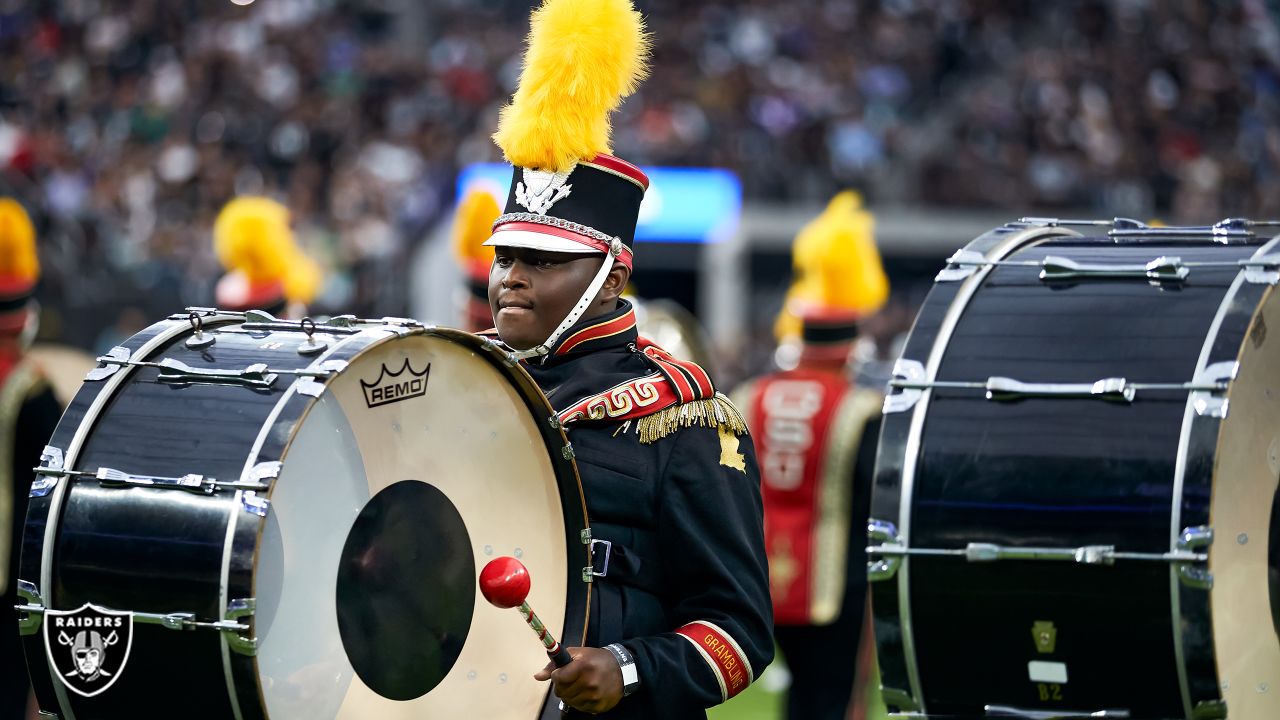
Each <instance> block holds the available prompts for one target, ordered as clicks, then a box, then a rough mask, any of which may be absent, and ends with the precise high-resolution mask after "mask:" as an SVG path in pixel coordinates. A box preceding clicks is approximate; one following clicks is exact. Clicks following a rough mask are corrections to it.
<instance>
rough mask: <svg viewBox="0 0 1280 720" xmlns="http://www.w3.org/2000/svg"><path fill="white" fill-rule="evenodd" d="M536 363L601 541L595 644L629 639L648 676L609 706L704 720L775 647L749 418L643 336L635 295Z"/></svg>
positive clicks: (694, 369)
mask: <svg viewBox="0 0 1280 720" xmlns="http://www.w3.org/2000/svg"><path fill="white" fill-rule="evenodd" d="M526 369H527V370H528V371H529V373H530V374H531V375H532V376H533V378H534V379H535V380H536V381H537V382H538V385H539V386H540V387H541V388H542V389H543V391H544V392H545V393H546V395H547V397H548V399H550V400H551V403H552V406H553V407H554V408H555V409H556V411H557V414H558V415H559V416H560V417H561V419H562V422H564V423H565V427H566V429H567V430H568V434H569V439H570V441H571V442H572V443H573V450H574V454H575V456H576V460H577V465H578V471H579V473H580V475H581V477H582V486H583V492H584V495H585V497H586V502H587V515H588V517H590V518H591V528H592V537H593V539H595V540H596V541H597V543H596V546H595V548H594V551H593V557H594V562H595V568H594V569H595V571H596V572H598V573H601V575H600V576H598V577H596V578H595V579H594V590H593V592H592V598H591V601H592V607H591V621H590V623H589V624H588V638H587V644H588V645H590V646H594V647H604V646H606V645H608V644H610V643H615V642H618V643H621V644H622V645H623V646H624V647H626V648H627V650H628V651H630V653H631V655H632V656H633V657H634V658H635V663H636V668H637V670H638V674H639V678H640V681H641V689H640V690H639V691H638V692H637V693H636V694H634V695H632V696H630V697H628V698H625V699H624V700H623V701H622V703H621V704H620V705H618V707H617V708H615V709H614V710H613V711H611V712H609V713H606V714H605V715H604V716H605V717H610V718H615V717H616V718H656V717H659V716H661V717H665V718H672V720H675V719H676V718H690V717H693V718H701V717H704V714H703V712H702V710H701V708H705V707H709V706H711V705H716V704H718V703H720V702H723V701H724V700H726V699H728V698H730V697H733V696H734V695H737V694H738V693H740V692H742V690H743V689H745V688H746V687H747V685H749V684H750V683H751V682H752V681H753V680H754V679H755V678H756V677H758V676H759V674H760V672H761V671H762V670H763V669H764V667H765V666H766V665H767V664H768V663H769V661H770V660H771V659H772V656H773V646H772V639H771V636H770V634H771V620H770V614H769V597H768V586H767V584H766V582H765V578H766V577H767V573H768V570H767V567H766V561H765V554H764V544H763V530H762V526H761V524H760V523H761V520H760V518H761V513H762V510H761V504H760V491H759V482H760V480H759V474H758V471H757V466H756V459H755V451H754V450H753V448H752V443H751V440H750V438H749V437H748V436H747V435H746V434H745V426H744V424H743V420H742V417H741V415H739V414H738V412H737V410H736V409H735V408H734V407H733V406H732V405H731V404H729V402H728V401H727V400H726V399H725V398H724V397H723V396H718V395H716V394H715V390H714V388H713V386H712V385H711V381H710V378H709V377H707V376H706V374H705V373H704V372H702V371H701V368H699V367H698V366H697V365H694V364H692V363H689V362H683V361H679V360H676V359H674V358H672V357H670V356H669V355H667V354H666V353H665V352H664V351H662V350H661V349H660V348H658V347H657V346H655V345H652V344H650V343H648V342H647V341H646V340H645V339H644V338H641V337H639V336H638V334H637V332H636V327H635V313H634V312H633V310H632V308H631V305H630V303H628V302H627V301H625V300H623V301H620V306H619V308H618V310H617V311H615V312H613V313H610V314H609V315H606V316H603V317H597V318H593V319H591V320H587V321H583V322H580V323H578V324H577V325H576V326H574V327H573V328H571V329H570V330H569V331H568V332H566V333H565V334H564V339H563V340H562V341H561V342H560V343H559V344H558V345H557V347H556V348H554V349H553V350H552V351H551V353H550V354H549V355H548V356H547V357H546V359H545V360H543V361H542V362H540V363H539V362H532V363H529V364H528V365H527V368H526ZM640 403H648V404H646V405H641V404H640ZM596 415H600V416H602V417H600V418H599V419H595V418H594V416H596ZM600 541H604V542H600ZM606 543H607V544H606ZM606 563H607V567H606Z"/></svg>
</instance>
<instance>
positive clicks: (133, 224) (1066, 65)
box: [0, 0, 1280, 351]
mask: <svg viewBox="0 0 1280 720" xmlns="http://www.w3.org/2000/svg"><path fill="white" fill-rule="evenodd" d="M248 1H249V2H251V4H249V5H245V6H242V5H237V4H233V3H231V2H214V1H213V0H133V1H131V2H128V3H115V2H109V1H107V0H40V1H36V0H4V1H3V2H0V66H2V67H3V72H0V168H2V170H0V185H3V187H2V188H0V189H2V190H3V191H5V192H8V193H11V194H14V195H16V196H17V197H18V198H19V199H20V200H21V201H22V202H23V203H24V204H25V205H26V206H27V207H28V208H29V209H30V210H31V211H32V213H33V216H34V217H35V219H36V221H37V226H38V228H39V230H40V237H41V241H42V245H43V247H42V258H43V262H44V267H45V279H44V281H43V285H42V288H41V290H40V298H41V301H42V303H43V304H44V307H45V316H44V328H43V335H44V336H45V337H46V338H49V339H53V340H58V341H61V342H66V343H69V344H73V345H77V346H80V347H83V348H86V349H90V350H92V351H100V350H103V349H105V348H107V347H110V345H111V344H113V343H114V342H115V341H117V340H118V339H119V338H120V336H122V335H128V334H130V333H132V332H133V331H135V330H136V329H138V328H139V327H141V326H143V325H145V324H147V323H148V322H150V321H151V320H154V319H157V318H159V317H162V316H164V315H166V314H168V313H170V312H173V311H174V310H176V309H178V308H181V307H182V306H184V305H192V304H195V305H200V304H209V303H210V302H211V298H212V283H213V282H214V280H215V279H216V277H217V275H218V270H219V269H218V267H217V264H216V261H215V260H214V258H213V254H212V250H211V242H210V227H211V225H212V220H213V216H214V214H215V212H216V211H217V209H218V208H219V207H220V206H221V205H222V204H223V203H224V202H226V201H227V200H228V199H230V198H231V197H233V196H234V195H235V194H237V193H265V194H269V195H273V196H276V197H279V198H280V199H282V200H284V201H285V202H286V203H287V204H288V206H289V207H290V208H291V210H292V211H293V214H294V224H295V230H296V232H297V236H298V240H299V242H300V244H301V245H303V246H304V247H305V248H306V249H307V251H308V253H309V254H311V255H312V256H313V257H315V258H316V259H317V260H319V261H320V262H321V264H322V265H324V266H325V268H326V275H327V282H326V285H325V289H324V291H323V294H322V296H321V298H320V300H319V302H318V305H319V307H318V310H319V311H321V312H323V311H326V310H342V311H349V312H355V313H358V314H361V315H365V316H368V315H372V316H381V315H396V314H407V313H406V295H407V292H406V288H407V286H408V283H409V280H410V279H409V278H408V277H406V275H407V273H406V270H405V268H406V267H407V263H406V262H405V259H406V258H407V257H408V256H409V254H410V253H411V252H412V251H413V250H414V248H415V245H416V244H418V243H421V242H424V238H426V237H428V234H429V232H430V230H431V229H432V228H433V227H435V226H436V225H438V224H439V223H441V222H448V220H449V219H450V211H451V208H452V203H453V201H454V197H453V195H454V191H455V185H454V181H455V177H456V174H457V171H458V169H459V168H460V167H461V166H464V165H466V164H468V163H471V162H477V161H486V160H496V159H498V157H497V150H496V148H494V146H493V144H492V143H491V142H490V140H489V134H490V132H491V131H492V129H493V128H494V126H495V124H496V115H497V110H498V108H499V107H500V106H501V104H502V103H504V102H505V101H506V99H507V98H508V97H509V95H510V92H511V90H512V88H513V86H514V83H515V79H516V77H517V74H518V70H519V65H518V63H519V56H520V51H521V42H522V39H523V37H524V34H525V30H526V18H527V13H528V9H529V7H530V5H531V3H530V2H528V0H526V1H523V2H516V1H515V0H433V1H432V2H429V3H424V2H417V0H382V1H381V2H378V1H375V0H364V1H363V2H362V1H360V0H351V1H348V2H338V1H336V0H270V1H269V2H268V1H266V0H260V1H259V2H256V3H252V0H248ZM637 5H638V7H640V8H641V9H642V10H643V11H644V12H645V13H646V15H647V17H648V21H649V25H650V29H651V30H652V31H653V33H654V35H655V38H656V46H655V54H654V62H653V72H652V77H651V79H650V80H649V81H648V82H647V83H646V84H644V86H643V87H642V89H641V90H640V92H639V93H638V94H637V95H636V96H635V97H633V98H632V99H631V100H629V101H628V102H627V104H626V105H625V107H624V108H623V109H622V111H621V113H620V114H619V116H618V117H617V118H616V120H615V133H614V137H615V150H616V152H617V154H619V155H620V156H622V157H625V158H628V159H630V160H632V161H635V162H639V163H644V164H662V165H697V166H718V167H725V168H729V169H731V170H733V171H735V172H736V173H738V175H739V176H740V178H741V179H742V183H743V188H744V192H745V194H746V200H747V202H748V203H751V202H753V201H772V202H779V201H780V202H788V203H798V204H805V205H810V206H813V207H815V208H817V207H819V206H820V204H821V203H823V202H825V200H826V199H827V198H828V197H829V196H830V195H831V194H833V193H834V192H835V191H837V190H839V189H841V188H843V187H854V188H857V189H859V190H860V191H861V192H862V193H863V194H864V196H865V197H866V199H867V201H868V205H869V206H870V207H871V208H872V209H873V210H874V209H875V208H876V207H877V206H880V205H886V204H893V205H907V206H920V207H974V208H983V207H985V208H994V209H1001V210H1008V211H1009V216H1010V217H1011V218H1012V217H1016V216H1019V215H1025V214H1030V213H1029V212H1028V210H1031V209H1035V210H1053V209H1060V210H1062V211H1063V212H1064V213H1066V212H1069V213H1076V212H1080V213H1089V214H1093V215H1098V216H1104V217H1110V216H1113V215H1123V216H1132V217H1138V218H1144V219H1145V218H1153V217H1159V218H1161V219H1163V220H1166V221H1170V222H1187V223H1206V222H1213V221H1215V220H1217V219H1220V218H1222V217H1225V216H1229V215H1232V216H1234V215H1243V216H1253V217H1277V216H1280V208H1278V207H1277V205H1280V174H1278V168H1280V163H1277V162H1276V161H1277V158H1278V157H1280V122H1277V119H1278V118H1277V115H1278V114H1280V74H1278V73H1277V68H1278V67H1280V33H1278V32H1277V24H1276V22H1275V19H1276V18H1275V17H1274V15H1273V13H1274V11H1269V10H1268V3H1267V2H1266V0H1242V1H1239V2H1214V1H1196V0H1186V1H1174V0H1168V1H1162V0H1116V1H1115V2H1105V3H1104V2H1084V1H1081V2H1072V3H1047V2H1035V1H1034V0H1020V1H1008V2H1005V1H998V0H936V1H930V2H925V1H924V0H858V1H855V0H803V1H800V2H786V3H782V2H768V1H765V0H744V1H741V2H733V3H713V2H688V1H687V0H639V1H638V2H637ZM965 240H967V238H966V239H960V240H958V241H957V244H962V243H963V242H964V241H965ZM890 252H891V251H890Z"/></svg>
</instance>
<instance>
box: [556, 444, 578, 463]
mask: <svg viewBox="0 0 1280 720" xmlns="http://www.w3.org/2000/svg"><path fill="white" fill-rule="evenodd" d="M560 454H561V455H563V456H564V459H565V460H572V459H574V458H576V457H577V455H576V454H575V453H574V452H573V443H565V444H564V447H562V448H560Z"/></svg>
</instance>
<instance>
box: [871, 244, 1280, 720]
mask: <svg viewBox="0 0 1280 720" xmlns="http://www.w3.org/2000/svg"><path fill="white" fill-rule="evenodd" d="M1266 225H1268V224H1264V223H1250V222H1248V221H1238V220H1233V221H1224V222H1223V223H1219V224H1218V225H1217V226H1214V227H1204V228H1147V227H1146V226H1144V225H1142V224H1140V223H1136V222H1133V221H1123V220H1118V221H1115V223H1114V224H1113V223H1112V221H1104V222H1097V223H1059V222H1057V221H1051V220H1027V221H1023V222H1019V223H1011V224H1009V225H1007V226H1005V227H1002V228H999V229H997V230H994V231H992V232H990V233H987V234H986V235H984V236H982V237H980V238H978V239H977V240H975V241H974V242H973V243H971V244H970V245H969V246H968V247H967V248H966V249H965V250H963V251H961V252H960V253H957V254H956V255H955V256H953V257H952V259H951V261H950V264H949V265H948V267H947V268H946V269H944V270H943V271H942V272H941V273H940V274H939V275H938V277H937V282H936V283H935V285H934V288H933V291H932V292H931V294H930V295H929V297H928V300H927V301H926V302H925V304H924V307H923V308H922V310H921V312H920V314H919V316H918V318H917V320H916V324H915V327H914V329H913V331H912V334H911V337H910V339H909V341H908V342H907V345H906V347H905V350H904V353H903V357H902V359H901V360H900V361H899V363H898V365H897V368H896V370H895V379H894V380H893V381H892V382H891V387H892V388H893V390H892V394H891V395H890V396H888V397H887V398H886V403H885V417H884V425H883V434H882V437H881V445H880V449H879V456H878V461H877V468H876V483H875V488H874V491H873V500H872V511H871V518H872V520H871V521H870V523H869V531H870V534H871V537H870V544H871V545H872V546H873V547H872V548H871V550H872V551H873V553H872V558H874V561H873V562H872V564H871V567H870V579H871V581H872V582H871V586H872V592H873V604H874V613H875V623H876V627H875V631H876V640H877V645H878V651H879V663H880V670H881V674H882V681H883V684H884V688H885V691H884V694H885V698H886V700H887V701H888V702H889V704H890V705H891V706H892V707H896V708H897V709H898V710H901V711H904V712H909V713H914V714H920V715H923V714H928V715H930V716H934V715H937V716H952V715H954V716H964V717H974V716H984V715H985V716H1011V717H1026V718H1049V717H1066V716H1070V717H1076V716H1078V715H1088V714H1091V713H1101V714H1100V715H1097V716H1099V717H1134V718H1188V719H1190V718H1197V719H1200V718H1213V717H1225V716H1226V713H1227V711H1228V710H1229V711H1230V716H1231V717H1232V718H1238V719H1239V720H1252V719H1255V718H1275V717H1280V639H1278V637H1280V505H1278V504H1277V477H1278V475H1280V333H1277V328H1280V295H1277V293H1276V292H1275V288H1276V283H1277V281H1280V247H1278V245H1280V243H1278V242H1277V240H1269V239H1268V238H1267V237H1262V236H1260V233H1261V229H1262V227H1264V226H1266ZM1068 226H1075V227H1068ZM1082 233H1088V234H1089V236H1082Z"/></svg>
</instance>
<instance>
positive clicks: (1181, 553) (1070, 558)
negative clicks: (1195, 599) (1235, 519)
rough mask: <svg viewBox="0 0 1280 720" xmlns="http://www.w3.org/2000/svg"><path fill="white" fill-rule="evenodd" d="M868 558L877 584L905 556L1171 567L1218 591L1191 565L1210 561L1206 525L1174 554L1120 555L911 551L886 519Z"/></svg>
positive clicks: (994, 548)
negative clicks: (1126, 562)
mask: <svg viewBox="0 0 1280 720" xmlns="http://www.w3.org/2000/svg"><path fill="white" fill-rule="evenodd" d="M867 540H868V542H870V543H874V544H871V545H869V546H868V547H867V554H868V555H877V556H879V559H876V560H868V561H867V579H868V580H870V581H872V582H875V581H878V580H887V579H889V578H891V577H893V576H894V575H895V574H897V572H898V568H899V567H900V566H901V565H902V559H903V558H906V557H959V558H964V559H965V561H967V562H974V563H976V562H995V561H997V560H1048V561H1058V562H1061V561H1066V562H1076V563H1079V564H1081V565H1114V564H1115V563H1116V561H1117V560H1137V561H1144V562H1165V563H1172V564H1173V565H1174V566H1176V567H1177V569H1178V575H1179V578H1180V579H1181V581H1182V582H1183V584H1185V585H1188V586H1190V587H1195V588H1200V589H1209V588H1212V587H1213V575H1212V574H1211V573H1210V572H1209V571H1208V570H1205V569H1203V568H1200V567H1193V566H1191V563H1204V562H1208V561H1209V555H1208V553H1206V552H1196V551H1197V550H1202V549H1204V548H1207V547H1208V546H1210V545H1211V544H1213V529H1212V528H1209V527H1206V526H1197V527H1189V528H1185V529H1184V530H1183V531H1182V533H1181V534H1180V535H1179V537H1178V539H1177V542H1176V543H1175V544H1174V548H1175V549H1174V550H1171V551H1170V552H1164V553H1147V552H1125V551H1117V550H1116V548H1115V546H1114V545H1083V546H1080V547H1065V548H1052V547H1013V546H1008V545H997V544H995V543H979V542H971V543H968V544H967V545H965V546H964V547H962V548H913V547H907V545H906V543H905V542H903V540H902V537H901V535H899V534H898V529H897V526H895V525H894V524H893V523H891V522H887V521H884V520H876V519H872V520H870V521H868V522H867Z"/></svg>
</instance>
